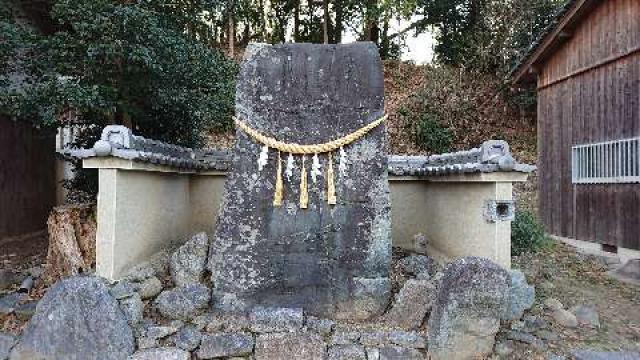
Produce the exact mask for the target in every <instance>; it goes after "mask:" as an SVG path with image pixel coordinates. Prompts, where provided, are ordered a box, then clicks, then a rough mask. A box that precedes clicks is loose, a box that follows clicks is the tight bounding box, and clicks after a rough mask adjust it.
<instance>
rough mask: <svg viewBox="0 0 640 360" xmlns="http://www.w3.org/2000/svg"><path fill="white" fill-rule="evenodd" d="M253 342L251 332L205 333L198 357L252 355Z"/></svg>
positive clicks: (212, 357)
mask: <svg viewBox="0 0 640 360" xmlns="http://www.w3.org/2000/svg"><path fill="white" fill-rule="evenodd" d="M253 344H254V341H253V336H251V335H250V334H241V333H236V334H217V335H204V336H203V337H202V341H201V343H200V348H199V349H198V352H197V355H198V359H214V358H219V357H229V356H243V355H250V354H251V351H252V350H253Z"/></svg>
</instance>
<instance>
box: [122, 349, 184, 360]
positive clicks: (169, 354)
mask: <svg viewBox="0 0 640 360" xmlns="http://www.w3.org/2000/svg"><path fill="white" fill-rule="evenodd" d="M190 359H191V354H189V352H188V351H184V350H182V349H178V348H172V347H163V348H155V349H146V350H140V351H137V352H136V353H135V354H133V355H131V356H130V357H129V360H190Z"/></svg>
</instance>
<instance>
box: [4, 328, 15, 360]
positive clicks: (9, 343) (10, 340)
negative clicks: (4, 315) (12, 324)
mask: <svg viewBox="0 0 640 360" xmlns="http://www.w3.org/2000/svg"><path fill="white" fill-rule="evenodd" d="M15 344H16V337H15V336H13V335H9V334H3V333H0V360H6V359H8V358H9V353H10V352H11V349H13V346H14V345H15Z"/></svg>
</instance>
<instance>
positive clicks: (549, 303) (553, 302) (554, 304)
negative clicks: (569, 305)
mask: <svg viewBox="0 0 640 360" xmlns="http://www.w3.org/2000/svg"><path fill="white" fill-rule="evenodd" d="M544 306H545V307H547V308H548V309H551V310H560V309H564V305H562V303H561V302H560V300H558V299H556V298H548V299H546V300H545V301H544Z"/></svg>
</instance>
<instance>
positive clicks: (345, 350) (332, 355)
mask: <svg viewBox="0 0 640 360" xmlns="http://www.w3.org/2000/svg"><path fill="white" fill-rule="evenodd" d="M329 360H367V354H366V353H365V351H364V347H363V346H361V345H335V346H332V347H330V348H329Z"/></svg>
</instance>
